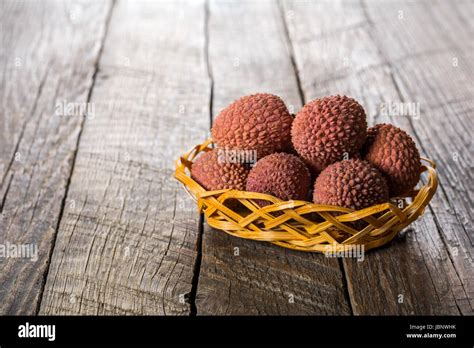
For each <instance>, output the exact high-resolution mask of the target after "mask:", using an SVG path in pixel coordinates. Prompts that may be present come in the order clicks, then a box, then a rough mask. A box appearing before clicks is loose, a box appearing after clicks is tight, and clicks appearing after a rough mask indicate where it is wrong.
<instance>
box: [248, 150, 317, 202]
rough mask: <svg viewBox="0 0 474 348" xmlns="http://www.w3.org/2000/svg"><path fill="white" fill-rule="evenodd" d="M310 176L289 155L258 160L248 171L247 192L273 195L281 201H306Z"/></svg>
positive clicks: (296, 159) (302, 164)
mask: <svg viewBox="0 0 474 348" xmlns="http://www.w3.org/2000/svg"><path fill="white" fill-rule="evenodd" d="M310 186H311V175H310V173H309V170H308V168H307V167H306V165H305V164H304V162H303V161H302V160H300V159H299V158H298V157H296V156H294V155H291V154H289V153H283V152H282V153H274V154H271V155H268V156H266V157H264V158H262V159H260V160H259V161H258V162H257V164H256V165H255V166H254V167H253V168H252V169H251V170H250V173H249V176H248V179H247V191H251V192H260V193H266V194H269V195H273V196H275V197H277V198H280V199H281V200H284V201H287V200H291V199H293V200H306V195H307V193H308V190H309V188H310Z"/></svg>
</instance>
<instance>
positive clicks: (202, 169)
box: [191, 149, 249, 191]
mask: <svg viewBox="0 0 474 348" xmlns="http://www.w3.org/2000/svg"><path fill="white" fill-rule="evenodd" d="M219 151H220V149H214V150H211V151H208V152H206V153H204V154H202V155H201V156H200V157H198V159H197V160H196V161H195V162H194V163H193V165H192V166H191V177H192V178H193V179H194V180H196V181H197V182H198V183H199V184H200V185H201V186H202V187H204V188H205V189H206V190H211V191H212V190H222V189H236V190H241V191H242V190H245V184H246V181H247V176H248V173H249V169H248V168H247V166H245V165H244V164H241V163H230V162H228V161H225V157H223V156H219Z"/></svg>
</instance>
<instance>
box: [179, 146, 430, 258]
mask: <svg viewBox="0 0 474 348" xmlns="http://www.w3.org/2000/svg"><path fill="white" fill-rule="evenodd" d="M211 146H212V140H211V139H208V140H206V141H205V142H204V143H202V144H200V145H197V146H195V147H194V148H193V149H191V150H190V151H188V152H187V153H185V154H184V155H183V156H181V157H180V158H179V159H178V160H177V161H176V172H175V177H176V179H178V180H179V181H180V182H181V183H183V185H184V187H185V189H186V191H187V192H188V193H190V195H191V197H192V198H193V199H195V201H196V202H197V206H198V209H199V211H200V212H203V213H204V215H205V216H206V219H207V223H208V224H209V225H210V226H212V227H214V228H216V229H219V230H222V231H224V232H226V233H228V234H230V235H233V236H236V237H240V238H246V239H253V240H258V241H267V242H271V243H274V244H277V245H280V246H282V247H286V248H290V249H296V250H302V251H313V252H326V251H328V248H329V247H331V251H338V250H343V249H344V250H347V248H348V247H349V248H350V247H352V246H355V245H364V249H365V250H369V249H372V248H376V247H379V246H381V245H384V244H386V243H388V242H389V241H391V240H392V239H393V238H394V237H395V236H396V235H397V233H398V232H399V231H400V230H402V229H403V228H405V227H406V226H408V225H409V224H410V223H412V222H413V221H415V220H416V219H417V218H418V217H419V216H420V215H422V214H423V211H424V209H425V207H426V206H427V205H428V203H429V201H430V200H431V198H432V197H433V195H434V193H435V192H436V189H437V186H438V177H437V173H436V170H435V167H436V165H435V163H434V162H433V161H431V160H429V159H427V158H423V157H422V160H423V162H424V165H423V166H422V168H421V172H426V173H427V180H426V183H424V184H423V185H422V186H421V188H420V189H417V190H412V191H411V192H410V193H409V194H407V195H406V196H404V197H399V199H398V202H403V208H399V204H394V203H392V202H387V203H383V204H378V205H374V206H371V207H369V208H365V209H361V210H357V211H354V210H352V209H347V208H343V207H336V206H331V205H322V204H313V203H311V202H307V201H297V200H293V201H282V200H280V199H278V198H276V197H274V196H271V195H267V194H262V193H255V192H245V191H237V190H231V189H226V190H217V191H206V190H205V189H204V188H203V187H202V186H201V185H199V184H198V183H197V182H196V181H194V180H193V179H192V178H191V175H190V170H191V165H192V163H193V160H194V159H195V158H196V156H197V155H198V154H199V153H201V152H203V151H210V150H212V147H211ZM262 200H263V201H268V202H270V203H271V204H270V205H267V206H265V207H260V206H259V205H258V204H257V203H256V202H258V201H262ZM229 201H232V204H228V203H229ZM236 201H237V202H239V204H236ZM359 228H360V229H359Z"/></svg>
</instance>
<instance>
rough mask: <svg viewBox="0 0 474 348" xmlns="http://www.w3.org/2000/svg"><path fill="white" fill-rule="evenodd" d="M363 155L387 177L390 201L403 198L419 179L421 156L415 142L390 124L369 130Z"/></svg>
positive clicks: (379, 125)
mask: <svg viewBox="0 0 474 348" xmlns="http://www.w3.org/2000/svg"><path fill="white" fill-rule="evenodd" d="M362 155H363V158H364V159H365V160H366V161H368V162H370V163H371V164H372V165H373V166H375V167H376V168H377V169H378V170H379V171H380V172H381V173H382V174H383V175H384V176H385V178H386V179H387V184H388V187H389V190H390V197H395V196H399V195H403V194H404V193H406V192H408V191H409V190H411V189H413V187H415V186H416V184H417V183H418V181H419V179H420V169H421V162H420V153H419V152H418V149H417V148H416V144H415V142H414V141H413V139H412V138H411V137H410V136H409V135H408V134H407V133H406V132H405V131H404V130H402V129H400V128H397V127H395V126H393V125H391V124H378V125H376V126H374V127H371V128H369V130H368V134H367V142H366V144H365V145H364V147H363V149H362Z"/></svg>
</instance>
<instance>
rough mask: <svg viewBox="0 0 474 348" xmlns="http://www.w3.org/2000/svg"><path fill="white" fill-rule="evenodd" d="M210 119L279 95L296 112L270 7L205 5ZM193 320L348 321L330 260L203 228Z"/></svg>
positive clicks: (275, 13)
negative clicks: (265, 95) (339, 317)
mask: <svg viewBox="0 0 474 348" xmlns="http://www.w3.org/2000/svg"><path fill="white" fill-rule="evenodd" d="M208 21H209V22H208V28H209V33H208V36H209V60H210V66H211V71H212V76H213V77H214V98H213V105H214V108H213V115H214V116H215V115H217V114H218V112H219V111H220V110H221V109H222V108H223V107H225V106H226V105H227V104H228V103H230V102H232V101H233V100H235V99H237V98H238V97H240V96H242V95H246V94H250V93H255V92H262V91H263V92H269V93H274V94H277V95H280V96H281V97H282V98H283V99H284V100H285V101H286V103H287V105H289V107H290V110H291V111H294V110H297V109H298V108H300V107H301V98H300V95H299V93H298V84H297V80H296V75H295V71H294V68H293V66H292V62H291V56H290V47H289V46H288V41H287V37H286V33H285V28H284V26H283V21H282V18H281V12H280V10H279V7H278V3H276V2H274V1H258V2H255V1H246V2H214V1H211V2H210V6H209V18H208ZM199 275H200V276H199V283H198V289H197V298H196V307H197V313H198V314H218V315H223V314H265V315H268V314H349V313H350V308H349V306H348V302H347V299H346V297H345V289H344V280H343V275H342V272H341V268H340V265H339V263H338V261H337V260H335V259H328V258H325V257H324V256H323V255H316V254H309V253H301V252H296V251H292V250H286V249H284V248H280V247H277V246H274V245H271V244H268V243H259V242H254V241H248V240H242V239H238V238H234V237H231V236H228V235H226V234H225V233H224V232H221V231H217V230H214V229H212V228H210V227H209V226H208V225H205V229H204V234H203V247H202V263H201V269H200V274H199Z"/></svg>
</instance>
